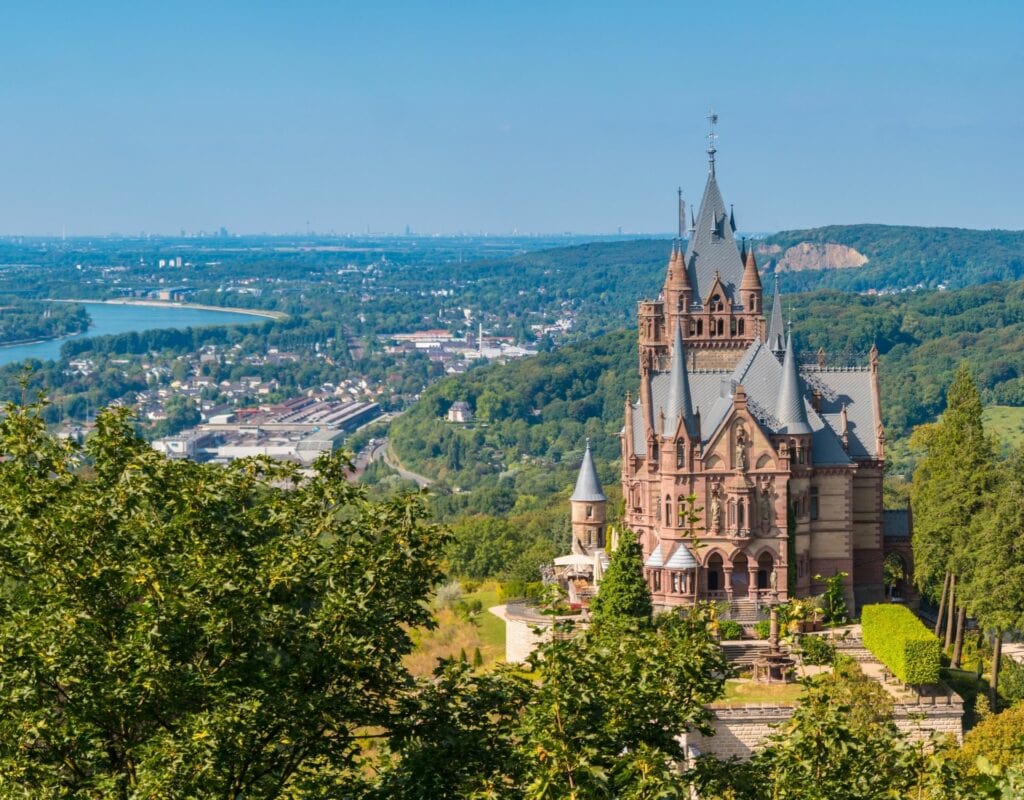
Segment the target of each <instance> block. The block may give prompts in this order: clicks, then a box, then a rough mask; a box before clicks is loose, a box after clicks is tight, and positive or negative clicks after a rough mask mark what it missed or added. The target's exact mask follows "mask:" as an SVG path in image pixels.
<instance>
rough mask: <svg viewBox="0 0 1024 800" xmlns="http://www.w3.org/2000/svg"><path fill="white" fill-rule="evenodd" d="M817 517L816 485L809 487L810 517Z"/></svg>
mask: <svg viewBox="0 0 1024 800" xmlns="http://www.w3.org/2000/svg"><path fill="white" fill-rule="evenodd" d="M817 518H818V487H817V486H812V487H811V519H817Z"/></svg>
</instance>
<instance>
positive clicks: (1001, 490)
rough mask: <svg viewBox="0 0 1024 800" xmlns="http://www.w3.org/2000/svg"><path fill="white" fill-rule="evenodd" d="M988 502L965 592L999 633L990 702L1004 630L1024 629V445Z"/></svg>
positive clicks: (974, 539)
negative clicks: (1022, 533) (1023, 535)
mask: <svg viewBox="0 0 1024 800" xmlns="http://www.w3.org/2000/svg"><path fill="white" fill-rule="evenodd" d="M998 476H999V480H998V482H997V483H996V486H995V489H994V491H992V492H991V494H990V495H989V499H990V504H989V506H988V508H986V510H985V511H984V512H983V513H981V514H979V515H978V516H977V517H976V518H975V524H974V526H973V528H972V531H971V533H972V536H971V546H970V548H969V549H968V550H967V552H966V553H965V558H964V562H965V563H964V567H965V576H966V580H965V581H963V585H964V590H963V593H962V594H963V596H964V599H965V602H966V603H967V606H968V608H969V609H970V612H971V614H972V616H974V617H976V618H977V619H978V621H979V622H980V623H981V625H982V627H983V628H986V629H988V630H990V631H992V632H994V633H995V634H996V646H995V648H994V654H993V659H992V662H993V663H992V678H991V680H990V682H989V693H990V694H989V696H990V703H991V704H992V706H993V707H994V706H995V703H996V699H997V693H998V678H999V667H1000V664H999V661H1000V651H1001V649H1002V648H1001V640H1002V638H1001V637H1002V634H1003V633H1004V632H1005V631H1014V630H1024V552H1022V548H1021V532H1022V531H1024V448H1021V449H1018V450H1017V451H1016V452H1014V454H1013V455H1012V456H1011V458H1010V459H1009V460H1008V461H1007V462H1006V463H1005V464H1003V465H1001V467H1000V469H999V471H998Z"/></svg>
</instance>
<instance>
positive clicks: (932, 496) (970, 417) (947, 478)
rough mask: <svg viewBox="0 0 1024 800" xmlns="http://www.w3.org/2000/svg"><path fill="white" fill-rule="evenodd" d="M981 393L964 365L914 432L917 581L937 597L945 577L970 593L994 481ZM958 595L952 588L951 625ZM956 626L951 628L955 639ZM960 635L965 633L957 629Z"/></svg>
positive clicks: (991, 454) (950, 600) (992, 461)
mask: <svg viewBox="0 0 1024 800" xmlns="http://www.w3.org/2000/svg"><path fill="white" fill-rule="evenodd" d="M981 412H982V405H981V396H980V395H979V393H978V388H977V386H976V385H975V383H974V380H973V378H972V377H971V373H970V370H968V368H967V365H966V364H961V365H960V369H959V370H958V371H957V374H956V376H955V377H954V379H953V383H952V384H951V385H950V387H949V392H948V394H947V396H946V411H945V413H944V414H943V415H942V418H941V419H940V420H939V421H938V422H937V423H935V424H933V425H927V426H922V427H921V428H919V429H918V430H917V431H915V434H914V436H915V438H916V440H917V442H919V443H921V444H923V445H924V448H925V456H924V457H923V458H922V459H921V461H920V462H918V466H917V469H916V470H915V472H914V482H913V486H912V487H911V502H912V504H913V509H914V532H913V542H912V543H913V548H914V582H915V583H916V584H917V586H918V588H920V589H921V590H922V591H924V592H925V593H927V594H930V595H932V596H934V595H935V593H936V591H937V589H938V587H939V586H940V585H941V584H942V582H943V580H944V578H945V576H946V575H947V574H951V575H952V576H953V579H951V580H950V585H951V586H953V585H954V580H955V586H956V592H957V595H959V594H960V593H962V592H965V591H969V588H968V586H967V582H966V581H965V580H964V578H965V576H964V574H963V573H964V570H965V568H966V566H967V562H968V560H969V556H970V553H971V551H972V549H973V547H974V543H973V541H972V538H973V534H972V531H973V530H974V520H975V518H976V517H977V516H978V515H979V514H980V513H981V512H982V511H983V509H984V507H985V503H986V499H987V497H988V495H989V493H990V492H991V489H992V485H993V480H994V460H995V456H994V448H993V445H992V442H991V440H990V439H989V438H988V437H987V436H986V435H985V430H984V427H983V426H982V422H981ZM958 600H959V597H958V596H956V595H954V594H953V590H952V588H951V589H950V597H949V601H948V602H949V606H948V608H947V611H948V613H949V615H950V622H951V623H952V620H953V614H954V609H953V606H954V604H955V603H956V602H957V601H958ZM951 634H952V630H950V631H947V638H950V637H951ZM956 636H957V639H958V640H960V638H961V637H962V636H963V631H962V630H958V631H957V632H956Z"/></svg>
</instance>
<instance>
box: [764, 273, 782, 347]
mask: <svg viewBox="0 0 1024 800" xmlns="http://www.w3.org/2000/svg"><path fill="white" fill-rule="evenodd" d="M767 341H768V347H770V348H771V349H772V350H773V351H774V352H776V353H781V352H782V351H783V350H785V349H786V344H785V341H786V329H785V328H784V327H783V325H782V300H781V298H780V296H779V276H778V275H777V274H776V276H775V296H774V297H773V298H772V318H771V322H770V323H769V324H768V340H767Z"/></svg>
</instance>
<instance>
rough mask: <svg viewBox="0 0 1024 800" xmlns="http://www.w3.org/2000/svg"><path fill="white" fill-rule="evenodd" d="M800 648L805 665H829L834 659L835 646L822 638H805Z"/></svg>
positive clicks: (801, 641)
mask: <svg viewBox="0 0 1024 800" xmlns="http://www.w3.org/2000/svg"><path fill="white" fill-rule="evenodd" d="M800 647H801V649H802V650H803V660H804V663H805V664H831V663H832V662H833V661H834V660H835V657H836V646H835V645H834V644H832V642H830V641H829V640H828V639H826V638H825V637H824V636H805V637H804V638H803V639H801V640H800Z"/></svg>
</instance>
